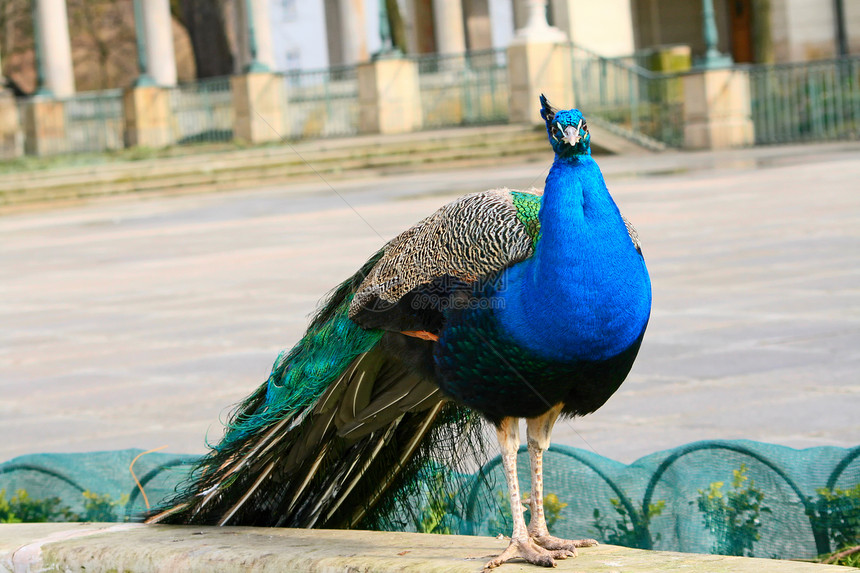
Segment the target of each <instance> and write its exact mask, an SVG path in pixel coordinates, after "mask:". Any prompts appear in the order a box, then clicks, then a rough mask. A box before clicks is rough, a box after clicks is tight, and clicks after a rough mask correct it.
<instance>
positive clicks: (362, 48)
mask: <svg viewBox="0 0 860 573" xmlns="http://www.w3.org/2000/svg"><path fill="white" fill-rule="evenodd" d="M337 7H338V13H339V14H338V22H339V23H340V46H341V49H342V58H341V60H340V62H341V63H342V64H344V65H352V64H357V63H359V62H366V61H368V60H369V59H370V55H369V52H368V49H367V26H366V25H365V14H364V0H338V2H337Z"/></svg>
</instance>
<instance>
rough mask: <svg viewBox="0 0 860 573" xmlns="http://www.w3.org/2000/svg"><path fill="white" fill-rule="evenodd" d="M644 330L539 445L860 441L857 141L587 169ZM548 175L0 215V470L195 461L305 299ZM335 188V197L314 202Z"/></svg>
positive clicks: (627, 452)
mask: <svg viewBox="0 0 860 573" xmlns="http://www.w3.org/2000/svg"><path fill="white" fill-rule="evenodd" d="M599 163H600V164H601V166H602V167H603V169H604V172H605V173H606V175H607V180H608V182H609V186H610V189H611V191H612V192H613V195H614V197H615V198H616V201H617V202H618V204H619V206H620V207H621V209H622V211H623V212H624V213H625V214H626V215H627V216H628V218H630V219H631V220H632V221H633V222H634V223H635V224H636V226H637V228H638V230H639V234H640V236H641V238H642V241H643V247H644V252H645V255H646V259H647V261H648V266H649V269H650V272H651V276H652V281H653V287H654V310H653V315H652V319H651V324H650V326H649V330H648V333H647V334H646V338H645V343H644V344H643V347H642V350H641V353H640V358H639V360H638V361H637V363H636V365H635V366H634V370H633V372H632V373H631V375H630V377H629V378H628V380H627V382H626V383H625V384H624V385H623V386H622V387H621V389H620V390H619V391H618V393H617V394H616V395H615V396H614V397H613V398H612V399H611V400H610V401H609V403H608V404H607V405H606V406H605V407H604V408H603V409H601V410H600V411H598V412H597V413H595V414H593V415H591V416H588V417H586V418H582V419H577V420H574V421H571V422H567V423H565V422H562V423H560V424H559V425H558V426H557V429H556V432H555V435H554V441H556V442H561V443H566V444H570V445H573V446H577V447H583V448H588V449H592V450H594V451H596V452H597V453H599V454H601V455H604V456H608V457H611V458H615V459H618V460H621V461H625V462H630V461H633V460H634V459H636V458H637V457H639V456H641V455H645V454H648V453H651V452H653V451H656V450H660V449H664V448H669V447H673V446H676V445H680V444H683V443H686V442H689V441H693V440H699V439H707V438H749V439H755V440H762V441H767V442H774V443H779V444H784V445H788V446H793V447H809V446H816V445H838V446H854V445H857V444H860V415H858V411H860V145H858V144H837V145H821V146H810V147H783V148H769V149H755V150H742V151H731V152H722V153H716V154H710V153H696V154H691V153H666V154H660V155H656V156H654V155H642V156H630V157H603V158H599ZM548 165H549V152H548V154H547V162H545V163H524V164H517V163H516V162H509V163H507V164H504V165H499V166H495V167H485V166H484V167H474V168H468V169H456V170H445V169H441V168H439V167H438V166H436V167H434V169H432V170H429V169H428V170H426V171H420V172H416V173H411V174H396V173H391V174H388V175H383V176H378V175H374V176H368V177H365V178H354V179H350V180H346V179H332V180H331V181H330V182H329V183H330V185H328V184H326V183H324V182H322V181H319V182H314V183H310V184H307V183H305V184H301V185H285V186H281V187H276V188H269V189H254V190H247V191H242V192H231V193H223V194H209V195H186V196H171V195H168V194H164V195H158V194H154V195H149V196H146V197H123V198H117V199H112V200H104V201H100V202H97V203H92V204H85V205H79V206H75V207H71V208H64V209H57V210H42V211H38V212H30V213H19V214H12V215H6V216H3V217H0V461H2V460H6V459H8V458H11V457H13V456H16V455H20V454H25V453H34V452H74V451H87V450H105V449H120V448H129V447H140V448H154V447H159V446H162V445H167V446H168V449H167V451H172V452H187V453H197V452H202V451H204V447H205V446H204V437H205V435H206V433H207V431H208V433H209V436H210V439H212V440H217V438H218V436H219V435H220V424H219V421H218V418H219V415H221V416H223V415H226V413H227V412H228V411H229V405H231V404H232V403H235V402H236V401H238V400H239V399H241V398H242V397H243V396H245V395H246V394H247V393H248V392H250V391H251V390H252V389H253V388H254V387H256V386H257V385H258V384H259V383H260V382H262V381H263V380H264V379H265V378H266V376H267V374H268V370H269V368H270V366H271V363H272V362H273V360H274V358H275V357H276V355H277V353H278V351H279V350H280V349H282V348H285V347H288V346H290V345H291V344H292V343H293V342H295V341H296V340H297V339H298V337H299V336H300V334H301V332H302V330H303V328H304V325H305V323H306V320H307V315H308V314H309V313H310V312H311V311H312V310H313V308H314V306H315V304H316V301H317V300H318V299H319V297H320V296H321V295H322V294H323V293H325V292H326V291H327V290H328V289H329V288H331V287H332V286H334V285H335V284H336V283H337V282H339V281H340V280H342V279H343V278H344V277H346V276H347V275H349V274H350V273H351V272H353V271H354V270H355V269H356V268H357V267H358V266H359V265H360V264H361V263H362V262H363V261H364V259H365V258H366V256H367V255H369V254H370V253H372V252H373V251H374V250H375V249H376V248H378V247H379V246H380V245H381V244H382V243H383V241H384V240H385V239H388V238H390V237H392V236H393V235H395V234H396V233H398V232H399V231H400V230H402V229H404V228H406V227H407V226H409V225H411V224H412V223H414V222H415V221H417V220H418V219H419V218H421V217H422V216H424V215H426V214H428V213H430V212H431V211H432V210H434V209H435V208H436V207H438V206H439V205H441V204H443V203H444V202H446V201H448V200H450V199H451V198H453V197H454V196H456V195H459V194H462V193H466V192H470V191H476V190H481V189H484V188H488V187H492V186H509V187H527V186H529V185H542V182H543V176H544V174H545V172H546V169H547V168H548ZM333 189H336V190H337V192H335V191H334V190H333Z"/></svg>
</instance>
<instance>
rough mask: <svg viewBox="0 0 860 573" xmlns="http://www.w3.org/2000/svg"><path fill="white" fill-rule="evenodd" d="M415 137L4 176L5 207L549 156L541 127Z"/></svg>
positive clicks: (0, 202)
mask: <svg viewBox="0 0 860 573" xmlns="http://www.w3.org/2000/svg"><path fill="white" fill-rule="evenodd" d="M409 135H410V137H397V136H389V137H384V138H382V137H379V136H374V137H370V136H363V137H362V136H359V137H354V138H341V139H337V140H321V141H316V142H301V143H297V144H285V145H280V146H276V147H266V148H256V149H249V150H231V151H222V152H220V153H215V152H212V153H202V154H200V155H192V156H180V157H165V158H160V159H147V160H142V161H124V162H115V163H104V164H99V165H92V166H86V167H80V166H78V167H69V168H62V169H59V168H58V169H51V170H45V171H31V172H27V173H10V174H6V175H0V207H10V206H20V205H24V204H28V203H39V202H46V201H63V200H70V199H81V198H88V197H96V196H107V195H116V194H121V193H140V192H152V191H161V192H163V191H178V192H191V191H200V190H211V189H231V188H240V187H254V186H260V185H264V184H275V183H284V182H287V181H290V180H293V179H302V178H308V177H318V176H319V175H320V174H335V175H336V176H345V175H346V174H348V173H353V172H357V171H362V170H376V171H379V170H384V169H390V168H398V169H401V170H402V169H410V170H411V169H419V168H421V166H426V165H433V164H439V163H446V164H457V163H461V162H475V161H483V162H487V163H493V162H500V161H504V160H505V158H509V157H511V156H517V157H529V156H539V155H540V156H548V147H547V143H546V136H545V134H544V133H543V132H541V131H538V130H535V129H533V128H530V127H523V126H492V127H482V128H469V129H461V130H446V131H443V132H428V133H426V134H409Z"/></svg>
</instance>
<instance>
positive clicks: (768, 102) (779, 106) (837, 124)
mask: <svg viewBox="0 0 860 573" xmlns="http://www.w3.org/2000/svg"><path fill="white" fill-rule="evenodd" d="M748 70H749V78H750V100H751V108H752V119H753V123H754V125H755V142H756V144H769V143H790V142H802V141H832V140H840V139H858V138H860V58H858V57H851V58H842V59H839V60H828V61H821V62H804V63H797V64H779V65H757V66H750V67H749V68H748Z"/></svg>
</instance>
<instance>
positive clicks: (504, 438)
mask: <svg viewBox="0 0 860 573" xmlns="http://www.w3.org/2000/svg"><path fill="white" fill-rule="evenodd" d="M496 435H497V436H498V438H499V445H500V446H501V448H502V465H503V466H504V468H505V479H506V480H507V482H508V492H509V494H510V498H511V517H512V518H513V520H514V531H513V533H512V534H511V544H510V545H508V547H507V548H506V549H505V550H504V551H503V552H502V553H501V555H499V556H498V557H496V558H495V559H492V560H491V561H489V562H488V563H487V564H486V565H485V566H484V571H487V570H488V569H493V568H495V567H498V566H499V565H501V564H502V563H505V562H506V561H509V560H511V559H515V558H517V557H519V558H522V559H525V560H526V561H528V562H529V563H533V564H535V565H543V566H544V567H555V561H554V559H564V558H566V557H569V556H570V555H571V553H570V552H569V551H567V550H558V551H551V550H547V549H544V548H542V547H539V546H538V545H536V544H535V543H534V542H533V541H532V540H531V538H530V537H529V532H528V529H527V528H526V520H525V518H524V517H523V506H522V500H521V499H520V486H519V481H518V480H517V450H518V449H519V446H520V435H519V427H518V425H517V418H505V419H504V420H502V423H501V424H499V427H498V428H496Z"/></svg>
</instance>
